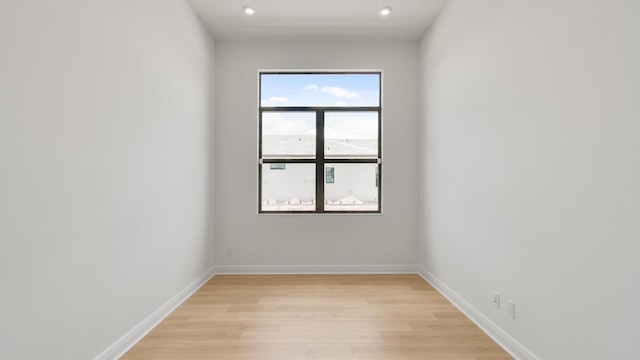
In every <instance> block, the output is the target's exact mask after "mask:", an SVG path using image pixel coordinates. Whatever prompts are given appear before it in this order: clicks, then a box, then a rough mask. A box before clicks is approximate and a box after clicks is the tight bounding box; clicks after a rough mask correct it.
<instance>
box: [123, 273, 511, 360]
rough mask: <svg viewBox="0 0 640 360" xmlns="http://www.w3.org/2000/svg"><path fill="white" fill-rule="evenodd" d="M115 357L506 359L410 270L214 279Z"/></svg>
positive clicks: (142, 359)
mask: <svg viewBox="0 0 640 360" xmlns="http://www.w3.org/2000/svg"><path fill="white" fill-rule="evenodd" d="M122 359H125V360H147V359H160V360H166V359H180V360H204V359H224V360H258V359H260V360H276V359H277V360H357V359H360V360H364V359H369V360H382V359H385V360H389V359H390V360H417V359H420V360H506V359H511V357H510V356H509V355H508V354H507V353H506V352H505V351H504V350H503V349H502V348H500V347H499V346H498V345H497V344H496V343H495V342H493V341H492V340H491V339H490V338H489V337H488V336H487V335H486V334H484V333H483V332H482V330H480V329H479V328H478V327H477V326H476V325H475V324H473V323H472V322H471V321H469V320H468V319H467V318H466V317H465V316H464V315H463V314H462V313H460V312H459V311H458V310H457V309H456V308H455V307H454V306H453V305H452V304H450V303H449V302H448V301H447V300H446V299H445V298H444V297H442V296H441V295H440V294H439V293H438V292H437V291H436V290H435V289H433V287H431V286H430V285H429V284H428V283H426V282H425V281H424V280H423V279H422V278H420V277H419V276H417V275H260V276H251V275H218V276H215V277H214V278H212V279H211V280H210V281H209V282H207V283H206V284H205V285H204V286H202V287H201V288H200V289H199V290H198V291H197V292H196V293H195V294H193V295H192V296H191V298H189V299H188V300H187V301H185V302H184V303H183V304H182V305H181V306H180V307H178V308H177V309H176V310H175V311H174V312H173V313H172V314H171V315H169V316H168V317H167V318H166V319H165V320H164V321H163V322H162V323H160V324H159V325H158V326H157V327H156V328H155V329H154V330H153V331H151V332H150V333H149V334H148V335H147V336H146V337H145V338H143V339H142V340H141V341H140V342H139V343H138V344H136V346H134V347H133V348H132V349H131V350H130V351H129V352H127V354H125V356H124V357H123V358H122Z"/></svg>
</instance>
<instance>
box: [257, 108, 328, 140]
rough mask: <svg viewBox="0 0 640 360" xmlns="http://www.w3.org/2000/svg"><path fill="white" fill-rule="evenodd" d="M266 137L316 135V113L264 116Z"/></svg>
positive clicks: (263, 125)
mask: <svg viewBox="0 0 640 360" xmlns="http://www.w3.org/2000/svg"><path fill="white" fill-rule="evenodd" d="M262 133H263V134H264V135H313V134H315V133H316V118H315V113H303V114H300V113H270V112H264V113H263V114H262Z"/></svg>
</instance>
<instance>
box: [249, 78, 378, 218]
mask: <svg viewBox="0 0 640 360" xmlns="http://www.w3.org/2000/svg"><path fill="white" fill-rule="evenodd" d="M381 82H382V74H381V73H380V72H349V73H338V72H316V73H309V72H261V73H260V86H259V88H260V106H259V122H258V123H259V124H258V127H259V129H258V131H259V137H258V138H259V140H258V141H259V144H258V164H259V165H258V177H259V179H258V185H259V186H258V211H259V212H260V213H354V212H357V213H380V212H381V208H382V207H381V205H382V202H381V194H382V186H381V184H382V178H381V175H380V174H381V173H382V171H381V170H382V141H381V138H382V136H381V134H382V118H381V117H382V107H381Z"/></svg>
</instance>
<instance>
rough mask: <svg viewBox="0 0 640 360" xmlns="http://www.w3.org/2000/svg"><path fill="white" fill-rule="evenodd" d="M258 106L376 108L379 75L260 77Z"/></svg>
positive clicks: (378, 100) (378, 95) (264, 75)
mask: <svg viewBox="0 0 640 360" xmlns="http://www.w3.org/2000/svg"><path fill="white" fill-rule="evenodd" d="M260 85H261V88H260V98H261V99H260V104H261V106H276V107H283V106H340V107H343V106H379V105H380V74H354V73H349V74H261V84H260Z"/></svg>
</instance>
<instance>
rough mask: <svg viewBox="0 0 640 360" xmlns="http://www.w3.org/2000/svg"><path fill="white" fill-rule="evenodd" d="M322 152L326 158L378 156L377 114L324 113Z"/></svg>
mask: <svg viewBox="0 0 640 360" xmlns="http://www.w3.org/2000/svg"><path fill="white" fill-rule="evenodd" d="M324 138H325V140H324V152H325V156H326V157H333V158H354V157H359V158H362V157H368V158H372V157H373V158H375V157H377V156H378V113H377V112H325V117H324Z"/></svg>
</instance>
